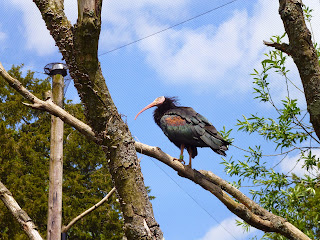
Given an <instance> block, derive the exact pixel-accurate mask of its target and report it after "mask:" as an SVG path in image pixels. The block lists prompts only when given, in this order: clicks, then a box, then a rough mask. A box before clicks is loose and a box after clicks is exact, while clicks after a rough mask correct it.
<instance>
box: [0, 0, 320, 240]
mask: <svg viewBox="0 0 320 240" xmlns="http://www.w3.org/2000/svg"><path fill="white" fill-rule="evenodd" d="M227 2H228V0H223V1H217V0H198V1H191V0H176V1H171V0H170V1H169V0H161V1H160V0H137V1H131V0H119V1H105V2H104V5H103V10H102V21H103V25H102V31H101V37H100V45H99V54H101V55H100V57H99V59H100V61H101V66H102V71H103V73H104V76H105V79H106V82H107V85H108V88H109V90H110V92H111V95H112V96H113V99H114V101H115V103H116V106H117V107H118V110H119V112H120V113H121V114H123V115H125V119H126V121H127V122H128V125H129V127H130V130H131V132H132V134H133V136H135V138H136V139H137V140H138V141H141V142H143V143H146V144H149V145H153V146H159V147H160V148H161V149H162V150H164V151H165V152H167V153H169V154H170V155H172V156H175V157H177V156H178V154H179V150H178V149H177V148H176V147H175V146H174V145H173V144H172V143H171V142H170V141H169V140H167V138H166V137H165V135H164V134H163V133H162V132H161V130H160V129H159V128H158V127H157V126H156V124H155V123H154V122H153V118H152V111H151V110H148V111H146V112H144V113H143V114H141V115H140V116H139V118H138V119H137V120H136V121H134V116H135V115H136V114H137V113H138V112H139V111H140V110H141V109H142V108H143V107H144V106H146V105H147V104H149V103H150V102H151V101H153V100H154V99H155V98H156V97H158V96H162V95H165V96H178V97H179V99H180V103H181V105H184V106H192V107H193V108H194V109H195V110H196V111H198V112H199V113H201V114H202V115H204V116H206V117H207V118H208V119H209V120H210V121H211V122H212V123H213V125H215V126H216V128H217V129H218V130H221V129H222V127H223V126H224V125H225V126H226V128H227V129H231V128H233V129H236V127H235V124H236V123H237V119H241V117H242V115H246V116H248V115H249V114H251V113H261V114H268V115H270V116H274V109H273V108H271V107H270V106H267V105H266V104H261V103H259V102H257V101H254V100H253V97H254V96H253V94H252V92H253V90H252V81H253V80H252V76H250V73H252V72H253V68H257V69H259V68H260V61H261V60H262V59H263V53H265V52H266V51H267V50H268V49H267V48H266V47H264V45H263V43H262V41H263V40H269V38H270V37H271V36H273V35H282V33H283V32H284V30H283V26H282V22H281V19H280V17H279V15H278V1H276V0H271V1H270V0H256V1H251V0H238V1H236V2H234V3H232V4H229V5H227V6H225V7H223V8H220V9H218V10H215V11H213V12H211V13H209V14H207V15H204V16H202V17H199V18H196V19H194V20H192V21H189V22H187V23H185V24H182V25H179V26H177V27H175V28H172V29H169V30H167V31H165V32H162V33H160V34H157V35H155V36H152V37H150V38H147V39H145V40H143V41H139V42H137V43H135V44H132V45H130V46H127V47H124V48H121V49H119V50H116V51H113V52H111V53H108V54H104V53H106V52H108V51H110V50H112V49H114V48H117V47H119V46H122V45H124V44H127V43H130V42H132V41H135V40H137V39H140V38H143V37H145V36H148V35H150V34H152V33H155V32H158V31H160V30H162V29H165V28H167V27H169V26H171V25H174V24H176V23H179V22H181V21H184V20H186V19H189V18H191V17H193V16H196V15H198V14H200V13H202V12H206V11H208V10H210V9H213V8H215V7H218V6H220V5H222V4H224V3H227ZM306 4H310V5H309V6H310V7H311V8H313V9H314V12H313V15H314V22H315V23H317V22H319V21H320V19H319V18H320V13H319V10H320V9H319V7H320V3H319V2H318V1H306ZM65 10H66V14H67V16H68V18H69V20H70V21H71V22H72V23H75V22H76V18H77V16H76V14H77V6H76V0H65ZM0 15H1V16H2V17H1V19H0V56H1V58H0V61H1V62H2V64H3V65H4V67H5V68H6V69H9V68H10V67H11V66H12V65H13V64H15V65H17V64H21V63H24V64H25V67H24V70H28V69H30V70H33V71H36V72H37V74H36V76H37V77H39V78H44V77H45V75H43V74H42V73H41V72H43V67H44V66H45V65H46V64H47V63H50V62H57V61H61V54H60V53H59V52H58V49H57V47H55V45H54V42H53V39H52V38H51V36H50V35H49V32H48V31H47V30H46V28H45V25H44V22H43V21H42V19H41V16H40V13H39V11H38V10H37V8H36V7H35V4H34V3H33V2H32V1H31V0H27V1H26V0H9V1H4V2H3V3H2V6H1V8H0ZM313 31H314V34H315V39H319V37H320V30H319V29H316V28H315V27H314V28H313ZM289 67H290V68H291V69H292V71H291V72H290V78H291V80H292V81H294V82H295V83H296V84H297V85H299V86H301V84H300V82H299V76H298V73H297V71H296V70H295V67H294V64H293V63H292V61H289ZM273 78H274V81H273V82H272V83H271V88H272V91H273V92H272V94H273V97H274V100H275V101H279V100H280V99H281V98H283V97H284V96H285V94H286V90H285V88H284V82H283V80H282V79H281V78H279V77H278V76H277V75H275V76H273ZM277 80H279V81H277ZM290 90H291V92H292V94H293V95H294V96H295V97H296V98H298V99H301V106H302V107H305V103H304V100H303V95H302V94H301V93H299V91H296V90H295V89H294V88H292V89H290ZM67 98H69V99H73V100H74V101H79V98H78V96H77V93H76V91H75V90H74V88H73V86H72V84H70V86H69V89H68V92H67ZM232 137H234V138H235V144H236V145H238V146H240V147H242V148H247V147H248V146H250V145H254V144H257V143H259V144H260V143H261V144H263V145H264V149H266V153H273V151H274V146H272V145H269V144H265V141H264V140H263V139H262V138H260V137H257V136H255V135H247V134H245V133H242V132H237V131H234V132H233V135H232ZM198 152H199V154H198V156H197V157H196V158H195V160H193V167H194V168H195V169H198V170H200V169H205V170H210V171H212V172H214V173H215V174H217V175H218V176H220V177H222V178H224V179H226V180H228V181H232V180H235V179H231V178H230V177H229V176H228V175H226V174H225V172H224V171H223V166H222V165H221V164H219V163H220V162H221V161H222V160H221V157H220V156H218V155H216V154H215V153H214V152H212V151H211V150H210V149H199V151H198ZM227 153H228V157H231V156H233V158H234V159H243V155H244V152H242V151H240V150H238V149H236V148H234V147H230V149H229V151H228V152H227ZM185 154H186V155H187V153H185ZM139 158H140V159H141V165H142V171H143V175H144V179H145V183H146V185H148V186H150V187H151V189H152V194H153V195H154V196H156V199H155V200H154V201H153V202H152V204H153V207H154V213H155V216H156V219H157V221H158V222H159V223H160V225H161V228H162V230H163V232H164V236H165V238H166V239H169V240H171V239H175V240H179V239H181V240H182V239H184V240H212V239H220V240H229V239H230V240H231V239H237V240H244V239H250V236H254V234H258V235H259V236H261V232H260V231H258V230H254V229H252V232H251V234H249V235H248V234H247V233H243V230H242V229H241V228H239V227H237V226H235V221H234V216H233V214H231V213H230V212H229V211H228V210H227V208H226V207H225V206H224V205H223V204H222V203H220V202H219V201H218V200H217V199H216V198H215V197H214V196H212V195H211V194H210V193H208V192H206V191H205V190H203V189H201V188H200V187H198V186H197V185H195V184H194V183H192V182H190V181H189V180H186V179H182V178H180V177H179V176H177V174H176V173H175V172H174V171H173V170H171V169H170V168H168V167H166V166H165V165H163V164H162V163H160V162H158V161H156V160H154V159H151V158H149V157H147V156H143V155H139ZM296 159H297V156H295V155H294V154H293V155H290V156H289V157H288V158H287V159H285V160H284V161H283V163H282V164H279V166H278V169H277V170H278V171H287V170H288V169H289V168H290V167H291V166H293V165H294V162H295V160H296ZM267 161H268V163H270V164H273V163H277V162H278V161H279V158H276V157H275V158H269V159H267ZM299 171H300V170H299V168H297V170H296V172H297V173H298V174H299V173H300V174H302V172H301V171H300V172H299ZM242 190H243V191H244V192H247V191H248V190H247V189H242Z"/></svg>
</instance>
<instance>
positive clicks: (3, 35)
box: [0, 31, 7, 41]
mask: <svg viewBox="0 0 320 240" xmlns="http://www.w3.org/2000/svg"><path fill="white" fill-rule="evenodd" d="M6 38H7V34H6V33H5V32H1V31H0V41H4V40H5V39H6Z"/></svg>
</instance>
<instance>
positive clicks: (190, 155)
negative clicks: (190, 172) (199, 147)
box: [187, 147, 192, 168]
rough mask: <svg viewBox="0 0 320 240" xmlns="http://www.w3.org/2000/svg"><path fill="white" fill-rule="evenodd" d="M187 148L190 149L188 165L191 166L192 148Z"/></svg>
mask: <svg viewBox="0 0 320 240" xmlns="http://www.w3.org/2000/svg"><path fill="white" fill-rule="evenodd" d="M187 150H188V153H189V164H188V166H189V167H190V168H191V159H192V148H191V147H188V148H187Z"/></svg>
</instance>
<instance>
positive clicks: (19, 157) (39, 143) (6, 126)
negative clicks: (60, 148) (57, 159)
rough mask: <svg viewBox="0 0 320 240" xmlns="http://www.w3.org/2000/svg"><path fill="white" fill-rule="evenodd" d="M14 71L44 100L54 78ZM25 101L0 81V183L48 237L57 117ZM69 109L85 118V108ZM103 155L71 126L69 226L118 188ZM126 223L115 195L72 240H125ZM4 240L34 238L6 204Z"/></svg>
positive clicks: (0, 225) (67, 138) (67, 139)
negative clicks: (53, 134)
mask: <svg viewBox="0 0 320 240" xmlns="http://www.w3.org/2000/svg"><path fill="white" fill-rule="evenodd" d="M9 73H10V74H11V75H12V76H14V77H15V78H17V79H18V80H19V81H21V82H22V84H23V85H24V86H26V87H27V89H29V90H31V91H32V92H33V93H34V94H36V95H37V96H38V97H41V94H42V93H43V92H45V91H46V90H48V89H50V81H49V79H45V80H40V79H34V77H33V73H32V72H28V73H27V74H26V76H25V77H22V72H21V66H18V67H13V68H12V69H11V70H10V71H9ZM23 101H24V99H23V98H22V97H21V96H20V95H19V94H18V93H15V92H13V90H12V89H11V88H10V87H9V86H7V85H6V84H5V81H4V80H3V79H0V132H1V134H0V179H1V181H2V182H3V183H4V184H5V185H6V187H7V188H8V189H9V190H10V191H11V192H12V193H13V196H14V198H15V199H16V200H17V202H18V203H19V204H20V206H21V207H22V208H23V209H24V210H25V211H26V212H27V213H28V215H29V216H30V217H31V218H32V219H33V220H34V222H35V223H36V225H37V226H38V229H39V231H40V233H41V235H42V236H43V237H45V236H46V224H47V204H48V203H47V198H48V196H47V195H48V172H49V153H50V149H49V147H50V142H49V141H50V119H51V116H50V115H49V114H47V113H45V112H40V111H36V110H33V109H31V108H28V107H26V106H24V105H22V104H21V102H23ZM65 108H66V110H67V111H69V112H70V113H71V114H73V115H74V116H76V117H77V118H79V119H82V120H84V115H83V109H82V106H81V105H80V104H72V103H71V102H70V101H68V103H67V104H66V106H65ZM106 165H107V164H106V159H105V155H104V153H103V151H102V150H101V149H100V147H98V146H97V145H96V144H94V143H92V142H90V141H88V140H87V139H86V138H84V137H83V136H82V135H81V134H79V133H78V132H77V131H75V130H74V129H73V128H71V127H70V126H68V125H65V131H64V179H63V224H65V225H66V224H68V223H69V222H70V221H71V220H72V219H73V218H74V217H76V216H77V215H79V214H80V213H81V212H83V211H84V210H86V209H87V208H89V207H91V206H92V205H94V204H95V203H97V202H98V201H100V200H101V199H102V198H103V197H104V196H105V195H106V194H107V193H108V192H109V191H110V190H111V189H112V187H113V184H112V182H111V177H110V175H109V173H108V170H107V169H106ZM122 227H123V221H122V217H121V214H120V210H119V204H118V202H117V201H116V196H115V194H114V195H113V196H112V198H111V199H110V200H108V202H107V203H105V204H104V205H102V206H101V207H100V208H98V209H96V210H94V211H93V212H92V213H91V214H89V215H87V216H86V217H85V218H83V219H82V220H80V221H79V222H78V223H76V224H75V225H74V226H73V227H72V228H71V229H70V230H69V232H68V237H69V239H111V240H117V239H122V236H123V233H122V232H123V231H122ZM0 239H3V240H6V239H8V240H11V239H18V240H19V239H28V238H27V236H26V235H25V234H24V232H23V231H22V230H21V229H20V226H19V225H18V223H17V222H16V220H15V219H14V218H13V216H12V215H11V213H10V212H9V211H8V210H7V209H6V208H5V206H4V205H3V204H0Z"/></svg>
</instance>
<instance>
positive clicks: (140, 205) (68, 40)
mask: <svg viewBox="0 0 320 240" xmlns="http://www.w3.org/2000/svg"><path fill="white" fill-rule="evenodd" d="M34 2H35V4H36V5H37V7H38V8H39V10H40V12H41V14H42V18H43V19H44V21H45V23H46V25H47V28H48V30H49V31H50V33H51V35H52V37H53V38H54V40H55V42H56V45H57V46H58V47H59V50H60V52H61V53H62V55H63V58H64V59H65V61H66V63H67V65H68V67H69V72H70V74H71V77H72V78H73V80H74V83H75V87H76V88H77V90H78V93H79V96H80V98H81V101H82V103H83V105H84V108H85V116H86V118H87V120H88V123H89V125H90V126H91V127H92V130H93V132H94V133H95V137H96V139H97V142H98V143H99V144H100V145H102V149H103V150H104V152H105V153H106V158H107V159H108V160H109V161H108V163H109V166H108V167H109V171H110V173H111V176H112V180H113V182H114V186H115V187H116V189H117V193H118V195H119V200H120V205H121V210H122V213H123V217H124V222H125V223H124V228H125V234H126V236H127V238H128V239H135V240H136V239H162V238H163V236H162V232H161V230H160V227H159V224H158V223H157V222H156V220H155V218H154V215H153V210H152V205H151V203H150V201H149V199H148V195H147V191H146V188H145V185H144V182H143V176H142V173H141V169H140V164H139V161H138V158H137V156H136V151H135V148H134V140H133V138H132V136H131V133H130V131H129V129H128V126H127V125H126V124H125V123H124V121H123V120H122V119H121V116H120V115H119V113H118V111H117V109H116V107H115V105H114V103H113V101H112V98H111V96H110V93H109V91H108V88H107V86H106V83H105V79H104V77H103V75H102V72H101V68H100V63H99V61H98V55H97V53H98V42H99V35H100V28H101V6H102V0H79V1H78V21H77V24H75V25H74V26H72V25H71V24H70V22H69V21H68V19H67V17H66V16H65V13H64V11H63V4H62V2H63V1H58V0H34ZM150 233H151V234H150Z"/></svg>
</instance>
